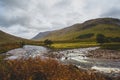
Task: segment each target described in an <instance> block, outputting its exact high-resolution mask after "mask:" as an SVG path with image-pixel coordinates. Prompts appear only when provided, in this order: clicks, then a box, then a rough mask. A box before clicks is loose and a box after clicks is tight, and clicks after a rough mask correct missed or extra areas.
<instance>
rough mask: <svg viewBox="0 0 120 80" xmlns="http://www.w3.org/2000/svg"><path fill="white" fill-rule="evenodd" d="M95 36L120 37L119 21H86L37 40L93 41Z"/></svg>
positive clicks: (103, 19) (99, 19) (108, 19)
mask: <svg viewBox="0 0 120 80" xmlns="http://www.w3.org/2000/svg"><path fill="white" fill-rule="evenodd" d="M97 34H104V35H105V36H107V37H120V20H119V19H115V18H98V19H93V20H88V21H86V22H84V23H82V24H75V25H72V26H70V27H67V28H64V29H61V30H55V31H52V32H49V34H47V35H45V36H44V37H43V36H42V37H40V38H38V40H45V39H50V40H54V41H64V40H95V38H96V35H97Z"/></svg>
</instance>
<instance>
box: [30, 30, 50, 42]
mask: <svg viewBox="0 0 120 80" xmlns="http://www.w3.org/2000/svg"><path fill="white" fill-rule="evenodd" d="M49 33H50V31H46V32H40V33H39V34H37V35H36V36H35V37H33V38H32V39H33V40H36V39H39V38H43V37H44V36H46V35H48V34H49Z"/></svg>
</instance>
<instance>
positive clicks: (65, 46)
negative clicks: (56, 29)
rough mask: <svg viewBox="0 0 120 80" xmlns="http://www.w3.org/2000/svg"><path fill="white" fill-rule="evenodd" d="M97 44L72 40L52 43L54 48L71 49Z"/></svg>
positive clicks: (95, 44)
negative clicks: (70, 41) (71, 41)
mask: <svg viewBox="0 0 120 80" xmlns="http://www.w3.org/2000/svg"><path fill="white" fill-rule="evenodd" d="M94 46H98V44H97V43H96V42H73V43H54V44H53V45H52V47H53V48H55V49H71V48H83V47H94Z"/></svg>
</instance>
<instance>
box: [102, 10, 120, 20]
mask: <svg viewBox="0 0 120 80" xmlns="http://www.w3.org/2000/svg"><path fill="white" fill-rule="evenodd" d="M101 17H115V18H120V8H112V9H110V10H108V11H107V12H105V13H103V14H102V15H101Z"/></svg>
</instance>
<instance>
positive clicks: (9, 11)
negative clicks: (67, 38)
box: [0, 0, 120, 38]
mask: <svg viewBox="0 0 120 80" xmlns="http://www.w3.org/2000/svg"><path fill="white" fill-rule="evenodd" d="M108 3H109V4H108ZM119 3H120V0H99V1H97V0H0V29H1V30H4V31H6V32H9V33H12V34H15V35H17V36H21V37H26V38H32V37H33V36H34V35H36V34H37V33H39V32H41V31H42V32H43V31H48V30H55V29H60V28H64V27H67V26H70V25H72V24H75V23H81V22H83V21H85V20H88V19H92V18H98V17H103V16H105V17H109V16H112V17H119V13H120V6H119Z"/></svg>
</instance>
